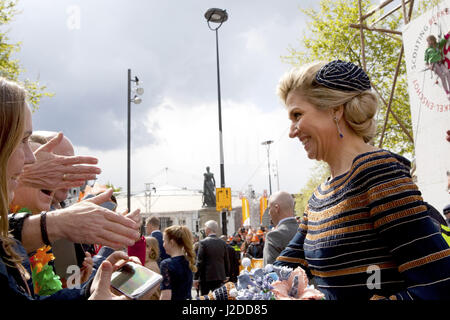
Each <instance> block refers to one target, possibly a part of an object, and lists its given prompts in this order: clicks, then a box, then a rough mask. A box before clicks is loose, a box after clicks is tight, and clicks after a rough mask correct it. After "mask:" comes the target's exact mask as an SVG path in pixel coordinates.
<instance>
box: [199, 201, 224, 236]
mask: <svg viewBox="0 0 450 320" xmlns="http://www.w3.org/2000/svg"><path fill="white" fill-rule="evenodd" d="M221 215H222V213H221V212H219V211H216V208H214V207H213V208H209V207H206V208H202V209H200V210H199V211H198V219H199V228H200V229H204V228H205V222H206V221H208V220H214V221H216V222H217V224H218V225H219V230H217V236H218V237H220V236H221V235H222V222H221Z"/></svg>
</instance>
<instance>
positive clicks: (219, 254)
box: [194, 220, 230, 295]
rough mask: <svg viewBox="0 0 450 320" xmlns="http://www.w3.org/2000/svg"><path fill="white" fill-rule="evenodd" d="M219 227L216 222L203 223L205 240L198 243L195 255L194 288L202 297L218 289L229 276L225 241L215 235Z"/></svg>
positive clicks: (228, 261)
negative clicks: (198, 290) (197, 289)
mask: <svg viewBox="0 0 450 320" xmlns="http://www.w3.org/2000/svg"><path fill="white" fill-rule="evenodd" d="M218 229H219V226H218V224H217V222H216V221H214V220H209V221H207V222H206V223H205V234H206V238H205V239H203V240H202V241H200V245H199V248H198V254H197V272H196V273H195V276H194V287H195V288H198V286H199V285H200V291H201V294H202V295H206V294H208V293H209V291H213V290H214V289H217V288H219V287H220V286H221V285H222V284H223V283H224V282H225V281H227V278H228V277H227V275H229V274H230V271H229V270H230V260H229V258H228V249H227V244H226V242H225V241H222V240H220V239H219V238H218V237H217V235H216V233H217V230H218Z"/></svg>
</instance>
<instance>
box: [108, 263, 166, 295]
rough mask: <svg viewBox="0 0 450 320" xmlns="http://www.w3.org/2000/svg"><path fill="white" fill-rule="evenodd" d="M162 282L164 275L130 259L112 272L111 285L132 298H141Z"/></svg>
mask: <svg viewBox="0 0 450 320" xmlns="http://www.w3.org/2000/svg"><path fill="white" fill-rule="evenodd" d="M161 282H162V276H161V275H160V274H158V273H156V272H153V271H152V270H150V269H148V268H146V267H144V266H141V265H139V264H137V263H135V262H132V261H128V262H127V263H125V264H124V265H123V266H122V267H121V268H119V269H118V270H117V271H116V272H114V273H113V274H112V277H111V287H112V288H114V289H116V290H117V291H118V292H120V293H122V294H124V295H125V296H127V297H128V298H131V299H139V298H141V297H143V296H145V295H146V294H147V293H149V292H150V291H151V290H152V289H154V288H155V287H156V286H158V285H159V284H160V283H161Z"/></svg>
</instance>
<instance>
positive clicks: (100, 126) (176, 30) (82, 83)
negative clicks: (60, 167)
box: [10, 0, 314, 150]
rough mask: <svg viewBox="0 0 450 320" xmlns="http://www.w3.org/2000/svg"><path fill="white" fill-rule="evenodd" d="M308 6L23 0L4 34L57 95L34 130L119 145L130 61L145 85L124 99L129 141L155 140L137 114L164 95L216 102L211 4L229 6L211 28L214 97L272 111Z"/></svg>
mask: <svg viewBox="0 0 450 320" xmlns="http://www.w3.org/2000/svg"><path fill="white" fill-rule="evenodd" d="M175 3H176V4H175ZM312 3H314V1H298V0H287V1H269V0H266V1H256V0H253V1H241V0H234V1H231V0H229V1H215V3H214V4H213V3H211V2H210V1H207V0H189V1H176V2H175V1H154V0H133V1H127V2H125V1H118V0H114V1H111V0H108V1H107V0H96V1H89V0H82V1H81V0H80V1H73V0H72V1H68V0H58V1H55V0H38V1H36V0H21V1H20V2H19V8H20V9H21V10H22V13H20V14H19V15H18V16H17V18H16V21H15V22H14V23H13V24H12V25H11V33H10V37H11V40H12V41H22V42H23V45H22V50H21V51H20V53H18V55H17V57H18V59H20V61H21V63H22V65H23V66H24V68H25V69H26V70H27V73H26V74H25V76H26V77H27V78H30V79H32V80H34V79H37V78H38V77H39V78H40V80H41V82H42V84H45V85H47V86H48V90H49V91H51V92H54V93H55V96H54V97H53V98H44V99H43V100H42V103H41V105H40V109H39V110H38V111H37V112H36V113H35V115H34V127H35V129H36V130H55V131H60V130H61V131H63V132H65V133H66V134H67V136H69V137H70V138H71V140H72V141H73V142H74V144H76V145H80V146H86V147H90V148H96V149H100V150H109V149H118V148H123V147H124V146H125V144H126V115H127V110H126V88H127V87H126V86H127V83H126V75H127V73H126V72H127V69H128V68H131V69H132V71H133V75H137V76H138V77H139V78H140V79H141V80H142V81H143V85H144V88H145V94H144V96H143V97H142V98H143V102H142V103H141V104H140V105H132V108H133V109H132V118H133V122H132V137H133V145H142V144H151V143H154V142H155V141H154V138H153V137H152V135H151V133H148V131H147V129H146V128H145V115H146V113H147V111H148V109H149V108H153V107H156V106H157V105H159V104H160V103H162V101H163V99H164V98H165V97H173V98H174V99H175V100H181V101H185V102H186V105H194V104H199V103H202V102H208V101H215V100H217V83H216V81H217V80H216V72H215V70H216V69H215V67H216V60H215V35H214V32H212V31H210V30H209V28H208V26H207V24H206V21H205V19H204V17H203V15H204V12H205V11H206V10H207V9H208V8H209V7H220V8H224V9H226V10H227V11H228V13H229V20H228V21H227V22H226V23H225V24H224V25H223V26H222V27H221V29H220V30H219V41H220V63H221V65H220V67H221V84H222V98H223V99H231V100H236V101H242V100H244V101H251V102H253V103H255V104H257V105H258V106H259V107H261V108H262V109H263V110H264V109H266V110H269V109H271V108H274V107H276V106H274V105H277V103H278V101H277V98H276V97H275V95H274V91H275V86H276V82H277V80H278V78H279V77H280V76H281V73H282V72H283V71H284V70H286V69H287V68H288V66H286V65H283V64H282V63H281V62H280V59H279V57H280V56H281V55H283V54H286V53H287V47H288V45H289V44H295V43H296V41H297V39H299V38H301V35H302V34H301V31H302V30H300V27H299V26H300V25H301V19H302V14H301V13H300V12H299V10H298V6H299V5H300V4H302V5H305V6H310V5H311V4H312ZM72 5H75V6H78V8H79V9H80V10H81V11H80V13H81V14H80V18H81V19H80V29H79V30H70V29H69V28H68V27H67V21H68V19H69V14H68V12H67V9H68V8H69V7H70V6H72ZM249 32H250V33H251V32H254V33H255V34H256V35H262V37H263V38H262V41H263V44H262V46H261V48H262V50H261V51H258V50H257V47H256V50H252V48H250V49H249V48H248V47H247V45H248V42H247V40H248V38H246V36H245V34H248V33H249ZM253 49H255V48H253ZM212 121H216V119H213V120H212ZM160 125H163V124H160Z"/></svg>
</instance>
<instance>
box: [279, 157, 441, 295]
mask: <svg viewBox="0 0 450 320" xmlns="http://www.w3.org/2000/svg"><path fill="white" fill-rule="evenodd" d="M409 168H410V162H409V161H408V160H407V159H405V158H403V157H401V156H399V155H396V154H394V153H391V152H389V151H386V150H379V151H373V152H368V153H364V154H361V155H359V156H357V157H356V158H355V159H354V160H353V164H352V167H351V169H350V170H349V171H348V172H347V173H345V174H343V175H340V176H338V177H335V178H333V179H331V180H329V181H326V182H324V183H322V184H321V185H320V186H319V187H318V188H317V189H316V190H315V192H314V194H313V195H312V197H311V198H310V199H309V202H308V206H307V208H306V209H305V214H304V216H303V219H302V222H301V224H300V227H299V229H298V232H297V234H296V235H295V236H294V238H293V239H292V240H291V242H290V243H289V244H288V246H287V247H286V248H285V249H284V250H283V251H282V252H281V254H280V256H279V257H278V258H277V261H275V263H274V265H278V266H288V267H292V268H295V267H298V266H300V267H302V268H303V269H305V270H306V271H307V274H308V276H309V277H310V278H312V282H313V283H314V284H315V286H316V288H317V289H319V290H320V291H322V292H323V293H324V294H325V297H326V299H331V300H334V299H353V300H361V299H362V300H369V299H378V298H387V299H398V300H410V299H450V248H449V245H448V243H447V242H446V241H445V239H444V238H443V236H442V235H441V232H440V229H439V228H437V226H436V224H435V223H433V222H432V220H431V218H430V216H429V214H428V213H427V207H426V205H425V202H424V201H423V199H422V196H421V193H420V191H419V190H418V188H417V186H416V185H415V184H414V182H413V181H412V179H411V175H410V173H409Z"/></svg>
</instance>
